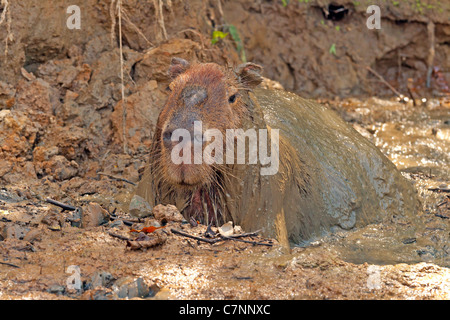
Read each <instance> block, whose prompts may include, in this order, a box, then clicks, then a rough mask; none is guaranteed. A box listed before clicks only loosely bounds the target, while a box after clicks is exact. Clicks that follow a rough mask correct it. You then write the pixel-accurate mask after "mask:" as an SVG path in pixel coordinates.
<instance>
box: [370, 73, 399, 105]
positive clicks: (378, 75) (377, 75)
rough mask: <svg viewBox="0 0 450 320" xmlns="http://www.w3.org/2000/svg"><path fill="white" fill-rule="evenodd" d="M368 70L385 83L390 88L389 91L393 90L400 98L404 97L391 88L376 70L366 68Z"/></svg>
mask: <svg viewBox="0 0 450 320" xmlns="http://www.w3.org/2000/svg"><path fill="white" fill-rule="evenodd" d="M366 69H367V70H369V71H370V72H371V73H372V74H373V75H375V76H376V77H377V78H378V79H380V80H381V82H383V83H384V84H385V85H386V86H388V87H389V89H391V90H392V92H394V93H395V94H396V95H397V96H398V97H399V98H403V95H402V94H401V93H400V92H398V91H397V90H396V89H395V88H394V87H393V86H391V85H390V84H389V83H388V82H387V81H386V80H384V78H383V77H382V76H381V75H380V74H379V73H378V72H376V71H375V70H373V69H372V68H371V67H369V66H366Z"/></svg>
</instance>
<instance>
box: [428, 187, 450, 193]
mask: <svg viewBox="0 0 450 320" xmlns="http://www.w3.org/2000/svg"><path fill="white" fill-rule="evenodd" d="M428 190H429V191H439V192H440V191H442V192H450V188H439V187H438V188H428Z"/></svg>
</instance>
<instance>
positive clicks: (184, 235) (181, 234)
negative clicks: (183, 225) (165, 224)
mask: <svg viewBox="0 0 450 320" xmlns="http://www.w3.org/2000/svg"><path fill="white" fill-rule="evenodd" d="M170 231H171V232H172V233H175V234H178V235H180V236H183V237H188V238H191V239H195V240H198V241H203V242H208V243H211V244H213V243H216V242H217V241H218V240H212V239H206V238H200V237H196V236H193V235H190V234H188V233H184V232H182V231H179V230H176V229H170ZM220 240H221V239H219V241H220Z"/></svg>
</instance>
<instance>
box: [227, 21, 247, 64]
mask: <svg viewBox="0 0 450 320" xmlns="http://www.w3.org/2000/svg"><path fill="white" fill-rule="evenodd" d="M228 31H230V35H231V37H232V38H233V40H234V42H235V43H236V50H237V52H238V54H239V56H240V58H241V60H242V62H247V58H246V56H245V50H244V45H243V44H242V40H241V37H240V36H239V32H238V30H237V28H236V27H235V26H233V25H232V24H230V25H229V26H228Z"/></svg>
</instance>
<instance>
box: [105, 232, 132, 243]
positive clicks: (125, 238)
mask: <svg viewBox="0 0 450 320" xmlns="http://www.w3.org/2000/svg"><path fill="white" fill-rule="evenodd" d="M108 234H109V235H110V236H111V237H115V238H118V239H120V240H126V241H133V239H130V238H128V237H125V236H121V235H120V234H117V233H113V232H108Z"/></svg>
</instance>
